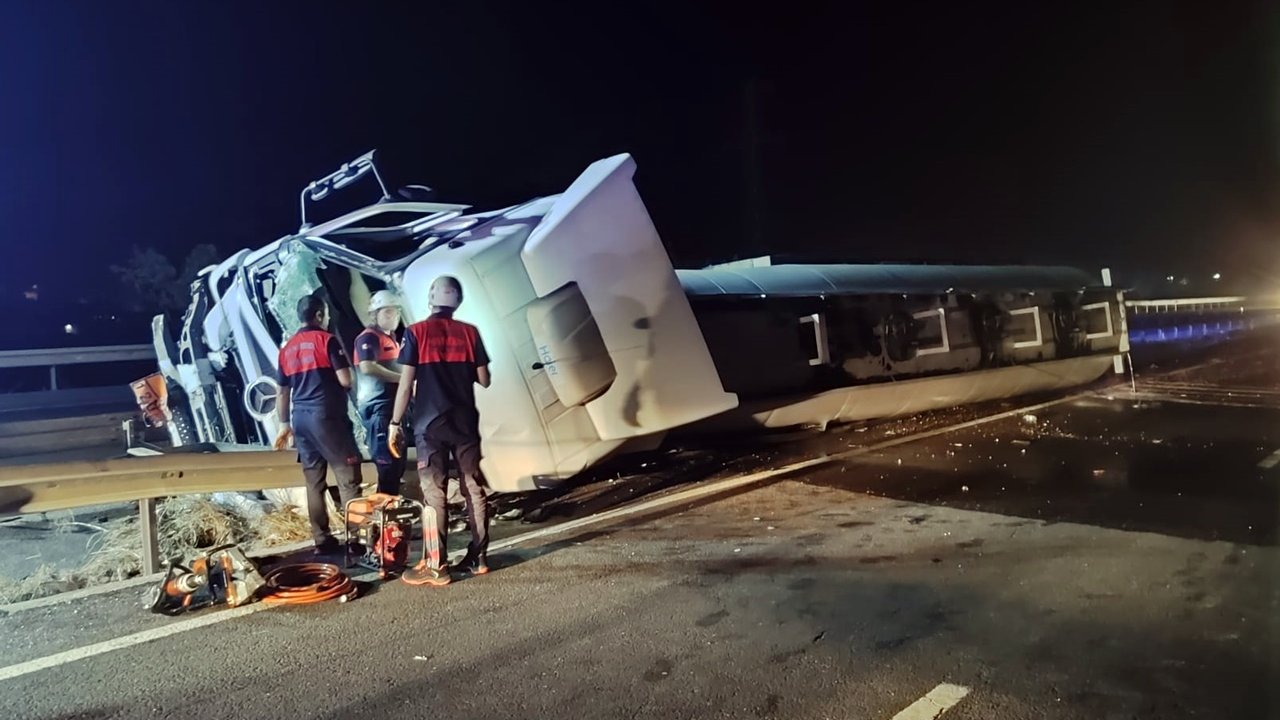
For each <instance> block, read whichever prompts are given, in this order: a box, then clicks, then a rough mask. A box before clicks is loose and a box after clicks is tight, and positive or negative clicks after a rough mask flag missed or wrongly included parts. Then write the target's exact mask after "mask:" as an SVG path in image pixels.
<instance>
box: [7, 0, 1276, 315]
mask: <svg viewBox="0 0 1280 720" xmlns="http://www.w3.org/2000/svg"><path fill="white" fill-rule="evenodd" d="M3 5H4V6H3V8H2V9H0V98H2V102H3V105H2V106H0V158H2V160H3V161H2V162H0V223H2V225H0V233H2V235H0V237H2V238H3V246H4V248H5V249H6V251H8V252H7V254H6V258H5V260H4V261H3V262H2V263H0V296H3V297H4V298H5V300H6V301H8V300H9V299H10V298H14V297H17V296H19V295H20V294H21V289H22V288H24V287H26V286H28V285H30V284H31V283H39V284H40V285H41V287H42V290H43V291H44V292H45V293H49V294H57V295H59V296H63V295H65V296H67V297H70V296H72V295H78V296H95V297H97V296H102V295H106V294H110V293H111V292H112V291H113V288H114V285H113V283H114V280H113V279H112V278H111V277H110V276H109V275H108V274H107V273H106V272H105V270H104V267H105V266H106V265H107V264H109V263H110V262H111V261H113V260H114V259H116V258H117V257H118V256H120V255H122V254H124V253H126V252H127V249H128V247H129V246H130V245H132V244H138V245H142V246H153V247H156V248H158V249H160V250H162V251H164V252H166V253H168V254H169V255H171V256H172V257H173V258H174V260H175V261H176V262H180V261H181V259H182V256H183V254H184V253H185V252H186V251H187V249H189V248H190V247H191V246H193V245H195V244H197V243H202V242H209V243H214V244H215V245H217V246H218V247H219V249H220V250H222V251H223V252H224V253H230V252H232V251H234V250H236V249H238V248H240V247H246V246H257V245H261V244H263V243H265V242H268V241H270V240H273V239H275V238H277V237H279V236H281V235H283V234H285V233H288V232H291V231H293V230H295V229H296V228H297V225H298V217H297V197H298V192H299V190H300V189H301V187H302V186H303V185H305V184H306V183H307V182H308V181H310V180H312V179H314V178H317V177H320V176H322V175H325V174H327V173H329V172H331V171H333V170H334V169H336V168H337V166H338V165H339V164H340V163H342V162H343V161H345V160H349V159H351V158H354V157H355V156H357V155H359V154H361V153H363V152H365V151H366V150H368V149H371V148H378V149H379V151H380V155H381V158H382V162H383V163H384V164H385V166H386V167H387V168H388V169H389V170H390V172H391V174H392V176H393V178H394V181H395V182H396V183H397V184H407V183H411V182H419V183H425V184H428V185H431V186H433V187H435V188H436V189H437V190H438V191H439V194H440V199H442V200H451V201H460V202H470V203H473V204H476V205H478V206H482V207H492V206H497V205H499V204H508V203H512V202H517V201H520V200H524V199H527V198H529V197H532V196H536V195H547V194H553V193H556V192H559V191H561V190H562V189H564V187H565V186H567V184H568V183H569V182H571V181H572V180H573V178H574V177H575V176H576V175H577V173H578V172H579V171H581V169H582V168H584V167H585V166H586V165H587V164H588V163H590V162H591V161H593V160H595V159H598V158H600V157H604V156H607V155H610V154H613V153H618V152H624V151H625V152H630V153H632V154H633V155H635V157H636V159H637V162H638V164H639V172H638V174H637V184H638V186H639V188H640V191H641V193H642V195H643V196H644V198H645V201H646V203H647V204H648V205H649V207H650V210H651V212H652V214H653V216H654V219H655V221H656V223H657V225H658V229H659V231H660V232H661V233H662V235H663V238H664V240H665V242H666V243H667V246H668V248H669V249H670V251H671V253H672V256H673V258H674V260H675V261H676V262H677V264H679V265H684V266H697V265H700V264H704V263H707V262H711V261H718V260H726V259H732V258H734V257H748V256H751V255H756V254H764V253H769V252H774V253H777V252H784V251H785V252H789V253H796V254H801V255H804V256H807V257H813V258H821V259H846V260H851V261H886V260H912V261H915V260H932V261H958V262H1037V263H1049V262H1065V263H1072V264H1078V265H1081V266H1083V267H1087V268H1090V269H1093V268H1098V267H1101V266H1104V265H1110V266H1112V267H1115V268H1118V269H1120V270H1121V271H1128V272H1129V278H1131V279H1133V278H1137V277H1138V276H1137V275H1135V274H1134V273H1133V272H1132V271H1133V270H1134V269H1135V268H1139V267H1144V266H1145V267H1147V268H1148V269H1149V270H1150V271H1151V273H1152V274H1153V275H1158V276H1160V277H1163V275H1164V274H1166V273H1174V272H1176V273H1179V274H1181V273H1192V274H1198V275H1204V274H1206V273H1208V272H1209V270H1210V268H1211V269H1213V270H1218V271H1220V272H1222V273H1223V274H1224V276H1226V279H1227V280H1230V281H1233V283H1244V284H1258V283H1270V284H1272V285H1274V284H1276V282H1277V281H1280V202H1278V200H1280V194H1278V193H1280V164H1278V161H1280V147H1278V142H1277V139H1278V138H1280V118H1278V117H1277V114H1278V113H1277V111H1278V110H1280V99H1278V98H1277V90H1278V89H1280V77H1277V76H1278V75H1280V72H1277V71H1278V70H1280V29H1278V28H1280V24H1278V23H1280V13H1277V12H1276V11H1275V10H1274V9H1272V5H1271V4H1268V3H1262V2H1258V3H1252V4H1251V3H1237V4H1232V3H1227V2H1203V1H1199V2H1181V3H1175V2H1159V1H1152V2H1139V3H1116V2H1111V3H1096V4H1094V5H1093V9H1088V8H1084V7H1076V6H1077V5H1081V4H1079V3H1056V4H1052V5H1053V8H1049V7H1041V5H1045V6H1048V5H1050V4H1049V3H1034V2H1020V3H1011V4H1008V5H1007V6H1004V7H999V6H994V5H977V4H972V3H935V4H929V3H886V2H875V3H864V4H861V5H860V4H859V3H841V4H839V5H840V9H838V10H836V9H802V8H803V5H804V4H803V3H792V4H788V3H778V4H771V7H772V8H773V10H772V11H770V12H767V13H766V12H759V11H752V10H749V9H747V8H748V5H747V4H745V3H723V4H706V5H702V6H699V7H701V8H702V9H697V10H695V9H692V7H693V6H695V5H698V4H697V3H687V4H686V3H681V4H671V5H669V6H667V5H663V6H661V8H660V9H659V5H657V4H647V3H611V2H595V3H591V4H585V3H582V4H579V3H572V4H561V3H555V2H519V3H509V4H497V3H483V2H465V3H442V2H441V3H437V2H417V3H413V4H407V3H406V4H404V5H391V4H386V3H340V4H338V3H334V4H328V3H324V2H319V1H316V0H313V1H311V2H305V3H288V2H278V1H275V0H273V1H272V2H252V3H250V2H218V3H212V2H203V3H197V2H160V1H159V0H156V1H155V2H124V1H122V0H112V1H111V2H101V1H98V2H69V1H66V0H42V1H40V2H14V1H13V0H9V1H8V2H5V3H4V4H3ZM357 5H360V6H362V7H357ZM364 5H368V6H370V7H363V6H364ZM570 5H572V6H573V7H570ZM626 5H637V6H646V7H651V8H654V9H636V8H627V7H625V6H626ZM432 6H441V7H448V8H449V9H431V7H432ZM463 6H465V7H463ZM1121 6H1126V8H1125V9H1122V8H1121ZM816 7H819V8H820V7H822V6H816ZM833 7H834V5H833ZM459 8H462V9H459ZM19 247H21V248H25V249H23V250H17V251H16V252H15V251H14V249H15V248H19ZM1131 281H1132V280H1131Z"/></svg>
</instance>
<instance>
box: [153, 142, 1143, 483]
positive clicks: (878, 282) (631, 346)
mask: <svg viewBox="0 0 1280 720" xmlns="http://www.w3.org/2000/svg"><path fill="white" fill-rule="evenodd" d="M635 169H636V165H635V162H634V161H633V160H632V158H631V157H630V156H629V155H618V156H615V157H611V158H607V159H604V160H600V161H598V162H596V163H594V164H592V165H591V166H590V167H588V168H587V169H586V170H585V171H584V172H583V173H582V174H581V175H580V176H579V177H578V179H577V180H575V181H574V182H573V184H572V185H571V186H570V187H569V188H568V189H567V190H565V191H564V192H563V193H561V194H559V195H555V196H551V197H544V198H539V199H535V200H531V201H529V202H526V203H524V204H521V205H516V206H513V207H509V208H505V209H501V210H495V211H491V212H469V210H470V208H469V207H468V206H465V205H452V204H443V203H436V202H420V201H416V200H414V199H412V198H411V197H406V195H407V193H404V192H400V193H389V192H387V190H386V188H385V186H383V181H382V179H381V177H380V176H379V175H378V172H377V168H376V166H375V165H374V163H373V154H372V153H370V154H368V155H365V156H363V157H361V158H359V159H358V160H356V161H354V162H352V163H348V164H346V165H344V166H343V167H342V169H341V170H339V171H338V172H337V173H335V174H333V175H331V176H329V177H328V178H325V179H324V180H320V181H317V182H315V183H312V184H311V185H309V186H308V187H307V188H306V189H305V190H304V191H303V193H302V198H301V205H302V214H303V225H302V228H301V229H300V230H299V231H298V232H297V233H294V234H291V235H288V236H285V237H283V238H280V239H279V240H276V241H275V242H272V243H270V244H269V245H266V246H265V247H262V248H258V249H252V250H250V249H245V250H241V251H240V252H238V253H236V254H235V255H233V256H232V257H230V258H228V259H227V260H226V261H225V262H223V263H221V264H219V265H217V266H213V267H209V268H206V269H205V270H203V271H202V272H201V273H200V275H199V277H198V279H197V280H196V281H195V283H193V285H192V301H191V305H190V307H189V308H188V309H187V311H186V313H185V315H184V316H183V318H182V319H181V323H180V325H179V326H177V327H171V326H170V323H168V322H167V321H166V319H165V317H164V316H158V317H156V318H155V319H154V321H153V325H152V329H153V337H154V343H155V348H156V354H157V357H158V358H159V366H160V368H159V369H160V372H159V374H160V375H161V376H162V377H163V381H164V382H163V385H164V387H163V390H164V391H165V392H166V393H167V396H168V397H167V402H168V416H169V419H170V421H169V422H168V426H169V433H170V437H171V440H172V441H173V443H174V444H175V445H187V444H195V443H234V444H241V445H244V444H249V445H260V446H264V447H265V446H268V445H270V443H271V440H272V438H274V437H275V434H276V432H277V429H278V427H277V421H276V418H275V412H274V411H275V398H276V393H277V387H276V385H275V381H274V374H275V363H276V358H277V350H278V348H279V347H280V346H281V344H282V343H283V342H284V340H285V339H287V338H288V336H289V335H290V334H291V333H292V332H293V331H295V330H296V329H297V321H296V318H295V316H294V313H293V308H294V307H295V306H296V302H297V300H298V298H300V297H301V296H302V295H303V294H306V293H310V292H315V291H319V292H322V293H323V294H324V295H325V296H326V297H327V298H328V301H329V304H330V307H331V309H332V310H331V317H332V320H331V325H330V329H331V330H332V331H334V332H335V333H336V334H337V335H338V336H339V337H340V338H341V340H342V341H343V343H344V344H345V345H347V346H348V347H350V345H351V344H352V342H353V341H354V339H355V336H356V335H357V334H358V333H359V332H360V330H361V328H362V327H363V326H364V325H365V324H366V322H367V321H368V320H369V318H368V317H367V313H366V312H365V308H366V307H367V306H368V298H369V296H370V295H371V294H372V293H373V292H376V291H377V290H380V289H383V288H390V289H393V290H395V291H396V292H398V293H400V295H401V296H402V297H403V298H404V302H405V307H404V308H403V311H404V318H405V321H406V322H413V321H415V320H418V319H421V318H423V317H424V316H426V315H427V314H428V307H427V289H428V286H429V284H430V283H431V280H432V279H433V278H435V277H436V276H438V275H441V274H446V273H447V274H450V275H453V276H455V277H457V278H458V279H459V280H461V282H462V284H463V286H464V287H465V289H466V302H465V303H463V305H462V307H461V308H460V309H459V311H458V317H459V318H460V319H463V320H466V321H467V322H470V323H473V324H475V325H476V326H478V327H479V329H480V332H481V334H482V336H483V338H484V341H485V345H486V347H487V349H488V352H489V355H490V358H491V361H492V364H491V366H490V368H491V371H492V378H493V379H492V385H491V386H490V387H489V388H488V389H486V390H484V391H481V392H477V394H476V395H477V403H478V404H479V409H480V424H481V428H480V429H481V434H482V437H483V442H484V454H485V458H484V461H483V470H484V472H485V474H486V476H487V479H488V481H489V483H490V485H491V487H492V488H493V489H494V490H495V491H498V492H519V491H527V490H532V489H536V488H540V487H547V486H550V485H554V484H556V483H558V482H560V481H563V480H564V479H566V478H569V477H571V476H573V475H574V474H576V473H579V472H581V471H582V470H584V469H586V468H589V467H591V466H592V465H594V464H596V463H599V462H600V461H602V460H603V459H605V458H608V457H610V456H613V455H617V454H620V453H626V452H633V451H641V450H648V449H652V448H654V447H656V446H657V445H658V444H659V443H661V442H662V440H663V438H664V437H665V436H666V435H667V434H668V433H671V432H672V431H696V430H708V431H725V430H730V429H733V428H742V427H786V426H799V425H819V426H825V425H826V424H827V423H830V422H847V421H855V420H864V419H871V418H880V417H888V416H893V415H901V414H906V413H915V412H919V411H923V410H928V409H931V408H941V407H947V406H954V405H960V404H964V403H970V402H977V401H982V400H990V399H995V398H1003V397H1011V396H1015V395H1019V394H1024V393H1031V392H1038V391H1047V390H1055V389H1061V388H1068V387H1072V386H1076V385H1081V384H1084V383H1088V382H1091V381H1093V380H1096V379H1097V378H1098V377H1100V376H1101V375H1102V374H1103V373H1104V372H1106V371H1107V370H1108V369H1109V368H1111V367H1112V364H1113V358H1114V357H1116V356H1117V355H1118V354H1120V353H1124V352H1126V351H1127V350H1128V337H1127V331H1126V324H1125V315H1124V303H1123V299H1122V297H1121V294H1120V293H1119V292H1118V291H1117V290H1116V289H1114V288H1110V287H1103V286H1100V285H1099V284H1098V283H1096V282H1094V281H1093V280H1092V279H1091V277H1090V276H1089V275H1088V274H1086V273H1084V272H1082V271H1079V270H1075V269H1072V268H1062V267H987V266H936V265H771V264H770V262H769V260H768V259H767V258H764V259H757V260H749V261H740V262H735V263H729V264H727V265H719V266H712V267H708V268H704V269H701V270H674V269H673V268H672V265H671V261H670V259H669V258H668V256H667V252H666V250H665V249H664V248H663V245H662V242H661V240H660V239H659V237H658V232H657V230H656V229H655V228H654V225H653V222H652V221H651V220H650V218H649V214H648V212H647V210H646V209H645V205H644V203H643V201H642V200H641V198H640V195H639V193H638V192H637V190H636V188H635V186H634V184H633V182H632V176H633V175H634V173H635ZM362 177H365V178H368V179H374V180H376V181H377V184H378V185H379V186H382V199H381V200H380V201H378V202H376V203H374V204H372V205H369V206H367V207H363V208H360V209H358V210H355V211H354V212H349V213H347V214H344V215H342V216H341V217H338V218H336V219H333V220H329V221H326V222H322V223H319V224H314V225H311V224H308V223H307V221H306V215H307V209H308V203H313V202H314V201H316V200H319V199H320V198H323V197H325V196H326V195H328V194H330V193H331V192H333V191H335V190H337V189H339V188H342V187H344V186H346V185H350V184H352V183H354V182H355V181H356V180H357V179H360V178H362ZM367 183H368V180H366V184H367ZM352 413H353V416H354V407H353V408H352ZM355 427H356V428H357V430H356V431H357V432H358V433H359V432H360V430H359V428H360V425H359V423H355ZM358 439H359V440H361V441H363V438H358Z"/></svg>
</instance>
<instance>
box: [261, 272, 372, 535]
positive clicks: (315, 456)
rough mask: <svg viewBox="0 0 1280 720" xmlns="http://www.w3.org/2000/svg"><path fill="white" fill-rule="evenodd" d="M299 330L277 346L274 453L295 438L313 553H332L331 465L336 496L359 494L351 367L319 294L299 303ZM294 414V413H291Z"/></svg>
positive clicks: (342, 501)
mask: <svg viewBox="0 0 1280 720" xmlns="http://www.w3.org/2000/svg"><path fill="white" fill-rule="evenodd" d="M298 320H300V321H301V322H302V328H301V329H299V330H298V332H297V333H295V334H294V336H293V337H291V338H289V341H288V342H286V343H285V345H284V347H282V348H280V357H279V363H278V365H277V368H278V369H277V373H276V382H278V383H279V385H280V395H279V399H278V400H277V404H276V412H277V414H278V415H277V416H278V417H279V419H280V434H279V435H278V436H277V437H276V442H275V447H276V449H277V450H280V449H283V448H285V447H286V446H287V445H288V443H289V438H290V437H293V439H294V441H295V444H296V445H297V448H298V460H299V461H300V462H301V463H302V476H303V478H304V479H305V480H306V484H307V512H308V514H309V515H310V518H311V537H312V539H314V540H315V543H316V553H317V554H328V553H336V552H338V551H339V550H341V549H342V548H341V545H339V544H338V541H337V540H335V539H334V537H333V535H332V534H331V533H330V532H329V511H328V508H327V507H326V506H325V475H326V474H327V470H328V468H329V466H330V465H332V466H333V475H334V479H336V480H337V484H338V497H339V499H340V501H341V503H342V505H343V509H344V512H345V507H346V503H347V501H349V500H352V499H354V498H357V497H359V496H360V453H359V451H357V450H356V443H355V438H354V437H353V436H352V433H351V419H350V417H348V415H347V389H348V388H350V387H351V363H350V362H349V361H348V360H347V354H346V353H345V352H343V350H342V343H341V342H339V341H338V338H336V337H334V336H333V335H332V334H331V333H329V332H328V331H327V330H326V328H328V326H329V307H328V305H326V304H325V302H324V300H323V299H322V298H321V297H319V296H318V295H314V294H313V295H308V296H306V297H304V298H302V300H300V301H299V302H298ZM291 410H292V414H291V413H290V411H291Z"/></svg>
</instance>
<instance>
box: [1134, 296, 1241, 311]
mask: <svg viewBox="0 0 1280 720" xmlns="http://www.w3.org/2000/svg"><path fill="white" fill-rule="evenodd" d="M1124 305H1125V307H1127V308H1131V309H1133V310H1134V311H1135V312H1136V313H1138V314H1139V315H1143V314H1148V313H1169V312H1203V311H1205V310H1228V309H1231V310H1234V309H1236V308H1239V309H1241V310H1244V309H1245V308H1247V307H1250V299H1249V298H1248V297H1245V296H1243V295H1233V296H1224V297H1199V298H1166V299H1157V300H1125V301H1124Z"/></svg>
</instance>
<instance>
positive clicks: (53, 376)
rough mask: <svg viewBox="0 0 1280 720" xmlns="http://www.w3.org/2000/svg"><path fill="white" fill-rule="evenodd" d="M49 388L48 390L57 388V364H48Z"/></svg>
mask: <svg viewBox="0 0 1280 720" xmlns="http://www.w3.org/2000/svg"><path fill="white" fill-rule="evenodd" d="M49 389H50V390H57V389H58V366H57V365H50V366H49Z"/></svg>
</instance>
